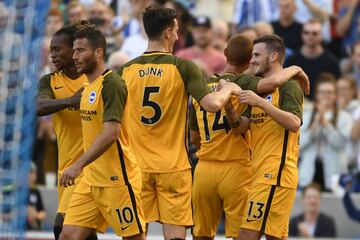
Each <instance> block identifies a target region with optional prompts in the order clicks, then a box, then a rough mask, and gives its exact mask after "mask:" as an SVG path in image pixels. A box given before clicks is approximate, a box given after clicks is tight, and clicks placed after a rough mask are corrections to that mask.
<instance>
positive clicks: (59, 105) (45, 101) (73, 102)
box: [36, 88, 84, 116]
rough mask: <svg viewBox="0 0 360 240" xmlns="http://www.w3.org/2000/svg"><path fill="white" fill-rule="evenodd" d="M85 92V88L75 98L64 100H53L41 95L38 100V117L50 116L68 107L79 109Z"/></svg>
mask: <svg viewBox="0 0 360 240" xmlns="http://www.w3.org/2000/svg"><path fill="white" fill-rule="evenodd" d="M83 90H84V88H81V89H79V90H78V91H77V92H76V93H75V94H74V95H73V96H71V97H69V98H62V99H53V98H51V97H49V96H47V95H39V96H38V97H37V98H36V111H37V114H38V116H45V115H49V114H52V113H55V112H58V111H61V110H63V109H65V108H67V107H75V108H79V105H80V98H81V93H82V91H83Z"/></svg>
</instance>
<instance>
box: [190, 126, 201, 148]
mask: <svg viewBox="0 0 360 240" xmlns="http://www.w3.org/2000/svg"><path fill="white" fill-rule="evenodd" d="M200 140H201V137H200V131H196V130H192V129H190V142H191V143H192V144H194V145H195V146H196V148H197V149H198V150H199V149H200V147H201V144H200Z"/></svg>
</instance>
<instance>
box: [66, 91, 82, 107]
mask: <svg viewBox="0 0 360 240" xmlns="http://www.w3.org/2000/svg"><path fill="white" fill-rule="evenodd" d="M83 91H84V88H80V89H79V90H78V91H77V92H76V93H75V94H74V95H72V96H71V97H70V98H69V105H70V106H72V107H76V108H79V107H80V100H81V94H82V92H83Z"/></svg>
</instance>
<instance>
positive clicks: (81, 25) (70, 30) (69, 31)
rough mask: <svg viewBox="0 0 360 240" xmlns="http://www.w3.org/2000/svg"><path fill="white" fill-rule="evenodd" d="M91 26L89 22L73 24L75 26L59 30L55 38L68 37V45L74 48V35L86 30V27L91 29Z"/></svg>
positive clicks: (83, 21)
mask: <svg viewBox="0 0 360 240" xmlns="http://www.w3.org/2000/svg"><path fill="white" fill-rule="evenodd" d="M90 26H91V25H90V24H89V22H88V21H86V20H81V21H79V22H78V23H76V24H73V25H69V26H65V27H62V28H61V29H60V30H58V31H57V32H56V33H55V34H54V37H55V36H60V35H63V36H66V41H67V44H68V46H69V47H72V46H73V43H74V40H75V39H74V34H75V33H76V32H77V31H78V30H80V29H82V28H85V27H90Z"/></svg>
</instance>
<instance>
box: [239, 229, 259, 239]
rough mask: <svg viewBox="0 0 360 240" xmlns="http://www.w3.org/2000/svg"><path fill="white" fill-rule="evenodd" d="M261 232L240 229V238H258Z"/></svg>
mask: <svg viewBox="0 0 360 240" xmlns="http://www.w3.org/2000/svg"><path fill="white" fill-rule="evenodd" d="M260 238H261V234H260V232H258V231H252V230H247V229H241V230H240V239H241V240H259V239H260Z"/></svg>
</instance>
